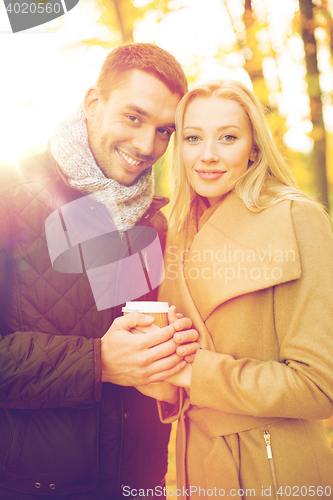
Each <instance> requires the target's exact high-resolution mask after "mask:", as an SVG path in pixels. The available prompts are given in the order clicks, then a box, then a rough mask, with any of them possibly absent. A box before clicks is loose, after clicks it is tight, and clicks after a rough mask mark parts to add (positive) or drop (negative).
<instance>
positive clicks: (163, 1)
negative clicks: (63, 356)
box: [0, 0, 333, 486]
mask: <svg viewBox="0 0 333 500" xmlns="http://www.w3.org/2000/svg"><path fill="white" fill-rule="evenodd" d="M131 41H137V42H151V43H156V44H157V45H160V46H161V47H163V48H165V49H166V50H168V51H169V52H171V53H173V54H174V55H175V57H176V58H177V59H178V60H179V62H180V63H181V64H182V65H183V68H184V71H185V73H186V75H187V77H188V80H189V83H190V88H191V87H193V86H195V84H197V83H199V82H203V81H207V80H209V79H214V78H232V79H236V80H240V81H242V82H243V83H245V84H246V85H248V86H249V87H250V88H252V89H253V90H254V92H255V94H256V95H257V97H258V98H259V99H260V100H261V102H262V103H263V104H264V106H265V108H266V113H267V120H268V123H269V126H270V129H271V132H272V134H273V136H274V139H275V141H276V143H277V145H278V147H279V149H280V150H281V151H282V153H283V154H284V156H285V157H286V158H287V160H288V161H289V163H290V164H291V166H292V168H293V171H294V174H295V176H296V179H297V182H298V184H299V186H300V187H301V188H302V189H303V190H305V191H307V192H308V193H310V194H311V195H313V196H315V197H317V199H319V200H320V201H321V202H323V203H324V204H325V205H326V207H327V208H328V209H329V210H330V211H331V214H332V207H333V189H332V186H333V103H332V95H333V0H279V1H278V2H277V1H276V0H205V2H202V1H201V0H80V2H79V4H78V5H77V6H76V7H75V8H74V9H73V10H72V11H70V12H69V13H68V14H66V15H65V16H62V17H60V18H58V19H56V20H54V21H52V22H50V23H48V24H47V25H43V26H42V27H37V28H36V29H31V30H28V31H26V32H22V33H18V34H15V35H13V34H11V33H10V30H9V24H8V19H7V17H6V13H5V10H4V5H3V3H1V4H0V67H1V72H2V74H1V78H0V92H1V95H2V97H3V100H2V114H1V120H0V159H15V158H16V157H18V156H20V155H21V154H24V153H32V152H36V151H40V150H42V149H43V148H44V147H45V144H46V142H47V140H48V138H49V135H50V133H51V131H52V129H53V127H54V126H55V124H56V123H57V122H58V121H59V120H60V119H61V118H62V117H63V116H65V115H66V114H68V113H69V112H70V111H72V109H74V107H75V106H76V105H78V104H79V103H80V102H81V101H82V98H83V95H84V93H85V90H86V89H87V88H88V86H89V85H92V84H94V82H95V78H96V76H97V74H98V71H99V68H100V66H101V64H102V61H103V60H104V58H105V56H106V54H107V52H108V51H109V50H110V49H111V48H112V47H115V46H116V45H118V44H121V43H126V42H131ZM4 97H5V98H4ZM164 162H165V160H164V159H163V158H162V159H161V160H159V161H158V163H157V164H156V166H155V174H156V191H157V193H158V194H161V195H164V196H165V195H166V196H168V193H169V184H168V179H167V172H166V168H164V166H165V163H164ZM325 428H326V431H327V435H328V437H329V439H330V442H331V444H332V445H333V419H330V420H328V421H326V422H325ZM174 433H175V428H174V429H173V434H172V440H171V442H170V467H169V472H168V484H169V486H170V485H171V486H172V485H174V482H175V464H174Z"/></svg>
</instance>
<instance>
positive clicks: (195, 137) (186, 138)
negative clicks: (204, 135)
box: [185, 135, 200, 143]
mask: <svg viewBox="0 0 333 500" xmlns="http://www.w3.org/2000/svg"><path fill="white" fill-rule="evenodd" d="M199 140H200V139H199V137H197V136H196V135H189V136H188V137H185V141H187V142H191V143H193V142H198V141H199Z"/></svg>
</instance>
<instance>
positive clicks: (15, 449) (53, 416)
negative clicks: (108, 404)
mask: <svg viewBox="0 0 333 500" xmlns="http://www.w3.org/2000/svg"><path fill="white" fill-rule="evenodd" d="M98 410H99V405H95V406H94V407H91V408H85V409H76V408H53V409H32V410H8V411H5V412H2V415H1V416H2V417H3V418H2V419H1V417H0V423H1V421H3V422H4V423H5V424H6V426H4V428H1V425H0V442H1V441H4V444H3V445H2V444H0V457H1V450H3V452H4V454H3V466H2V468H1V467H0V485H1V486H2V487H5V488H8V489H9V490H14V491H17V492H22V493H29V494H34V495H36V496H39V495H50V496H54V495H64V494H67V495H70V494H74V493H80V492H84V491H88V490H90V489H92V488H94V487H95V486H96V484H97V481H98V422H99V411H98ZM6 417H7V418H6ZM6 427H7V429H6ZM9 429H10V431H9ZM3 432H7V433H8V436H7V437H6V436H3V435H2V434H3ZM9 434H10V435H9ZM3 437H4V439H2V438H3ZM34 498H35V497H34Z"/></svg>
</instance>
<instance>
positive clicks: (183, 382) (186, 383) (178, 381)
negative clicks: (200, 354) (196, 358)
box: [164, 363, 192, 389]
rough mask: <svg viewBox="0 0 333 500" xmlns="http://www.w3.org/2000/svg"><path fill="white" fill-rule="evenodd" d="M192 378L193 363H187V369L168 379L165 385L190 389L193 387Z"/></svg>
mask: <svg viewBox="0 0 333 500" xmlns="http://www.w3.org/2000/svg"><path fill="white" fill-rule="evenodd" d="M191 376H192V365H191V363H187V365H186V366H185V368H183V369H182V371H181V372H179V373H176V374H175V375H172V376H171V377H169V378H167V379H166V380H165V382H164V383H168V382H169V383H170V384H173V385H177V386H179V387H185V389H189V388H190V385H191Z"/></svg>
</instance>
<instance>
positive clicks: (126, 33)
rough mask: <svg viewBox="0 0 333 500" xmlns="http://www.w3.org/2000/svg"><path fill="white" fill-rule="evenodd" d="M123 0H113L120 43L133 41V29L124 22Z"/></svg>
mask: <svg viewBox="0 0 333 500" xmlns="http://www.w3.org/2000/svg"><path fill="white" fill-rule="evenodd" d="M124 3H125V2H124V0H113V5H114V10H115V14H116V18H117V22H118V26H119V31H120V33H121V38H122V43H130V42H133V30H132V28H129V26H128V23H126V16H125V13H124Z"/></svg>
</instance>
